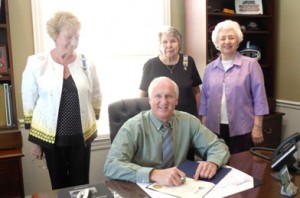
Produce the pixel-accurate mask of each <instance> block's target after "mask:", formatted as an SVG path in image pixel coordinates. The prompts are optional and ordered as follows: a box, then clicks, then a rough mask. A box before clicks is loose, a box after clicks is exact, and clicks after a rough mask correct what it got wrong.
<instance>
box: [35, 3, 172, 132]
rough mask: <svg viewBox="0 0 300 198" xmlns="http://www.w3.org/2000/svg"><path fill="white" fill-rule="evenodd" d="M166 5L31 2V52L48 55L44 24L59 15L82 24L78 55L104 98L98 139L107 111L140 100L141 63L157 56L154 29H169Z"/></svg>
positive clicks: (105, 125)
mask: <svg viewBox="0 0 300 198" xmlns="http://www.w3.org/2000/svg"><path fill="white" fill-rule="evenodd" d="M169 8H170V0H109V1H103V0H98V1H95V0H64V1H61V0H43V1H41V0H32V13H33V16H32V17H33V26H34V41H35V53H39V52H43V51H46V50H50V49H51V48H53V47H54V43H53V41H52V40H51V39H50V37H49V36H48V35H47V32H46V21H47V20H48V19H49V18H50V17H51V16H52V14H53V13H54V12H56V11H58V10H64V11H71V12H73V13H74V14H76V15H77V16H78V18H79V19H80V21H81V23H82V30H81V36H80V41H79V46H78V50H77V51H79V52H82V53H84V54H85V55H86V56H87V57H89V59H90V60H92V61H93V62H94V63H95V64H96V66H97V72H98V76H99V79H100V85H101V90H102V94H103V104H102V109H101V116H100V120H99V121H98V135H107V134H108V133H109V125H108V124H109V123H108V115H107V106H108V104H110V103H111V102H113V101H116V100H119V99H121V98H132V97H138V94H139V83H140V79H141V75H142V68H143V65H144V63H145V62H146V61H147V60H148V59H149V58H151V57H154V56H157V55H158V53H159V51H158V36H157V33H158V30H159V29H160V28H161V27H162V26H163V25H168V24H169V19H170V17H169V15H170V14H169V13H170V11H169Z"/></svg>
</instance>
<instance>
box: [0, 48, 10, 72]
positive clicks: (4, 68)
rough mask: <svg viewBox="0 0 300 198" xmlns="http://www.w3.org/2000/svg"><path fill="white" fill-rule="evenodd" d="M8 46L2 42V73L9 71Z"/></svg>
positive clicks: (0, 57)
mask: <svg viewBox="0 0 300 198" xmlns="http://www.w3.org/2000/svg"><path fill="white" fill-rule="evenodd" d="M7 64H8V62H7V48H6V45H5V44H0V74H7V73H8V65H7Z"/></svg>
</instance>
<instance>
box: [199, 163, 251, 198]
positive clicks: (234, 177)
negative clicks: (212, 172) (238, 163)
mask: <svg viewBox="0 0 300 198" xmlns="http://www.w3.org/2000/svg"><path fill="white" fill-rule="evenodd" d="M225 167H229V166H225ZM230 168H231V171H230V172H229V173H228V174H227V175H226V176H225V177H224V178H223V179H222V180H221V181H220V182H219V183H218V184H217V185H215V187H214V188H213V189H212V190H211V191H210V192H209V193H208V194H207V195H206V196H205V198H210V197H211V198H215V197H220V195H222V197H226V196H229V195H232V194H235V193H238V192H242V191H244V190H248V189H251V188H253V187H254V183H253V177H251V176H250V175H248V174H246V173H244V172H242V171H240V170H238V169H236V168H233V167H230Z"/></svg>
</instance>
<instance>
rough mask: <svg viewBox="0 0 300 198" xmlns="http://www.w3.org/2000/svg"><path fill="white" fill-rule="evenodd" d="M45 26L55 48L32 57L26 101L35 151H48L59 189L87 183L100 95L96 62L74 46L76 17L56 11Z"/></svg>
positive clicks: (26, 80)
mask: <svg viewBox="0 0 300 198" xmlns="http://www.w3.org/2000/svg"><path fill="white" fill-rule="evenodd" d="M47 31H48V34H49V36H50V37H51V38H52V39H53V41H54V42H55V48H54V49H52V50H51V51H50V52H47V53H43V54H36V55H32V56H29V57H28V60H27V65H26V68H25V70H24V72H23V78H22V101H23V111H24V119H25V128H26V129H29V138H28V140H29V141H30V142H32V143H33V147H32V154H33V155H34V157H35V158H36V159H42V158H43V157H44V155H45V158H46V161H47V167H48V170H49V175H50V178H51V184H52V188H53V189H59V188H64V187H69V186H74V185H81V184H87V183H89V166H90V150H91V142H92V141H93V140H94V139H95V137H96V136H97V127H96V119H98V118H99V114H100V107H101V100H102V97H101V91H100V85H99V81H98V77H97V73H96V69H95V67H94V65H93V64H90V63H89V62H88V61H87V60H86V59H85V57H84V55H82V54H79V53H77V52H76V51H75V50H76V48H77V46H78V41H79V31H80V22H79V21H78V19H77V17H76V16H74V15H73V14H72V13H69V12H57V13H55V15H54V16H53V17H52V18H51V19H50V20H49V21H48V22H47Z"/></svg>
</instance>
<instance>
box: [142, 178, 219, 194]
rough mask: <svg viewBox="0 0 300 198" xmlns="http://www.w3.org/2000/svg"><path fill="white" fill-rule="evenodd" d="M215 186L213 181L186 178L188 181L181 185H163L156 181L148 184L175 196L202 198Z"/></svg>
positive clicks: (156, 189)
mask: <svg viewBox="0 0 300 198" xmlns="http://www.w3.org/2000/svg"><path fill="white" fill-rule="evenodd" d="M214 186H215V184H213V183H211V182H205V181H201V180H197V181H195V180H194V179H191V178H186V182H185V183H184V184H182V185H181V186H163V185H160V184H158V183H156V182H155V183H152V184H150V185H149V186H147V188H148V189H152V190H155V191H158V192H161V193H164V194H168V195H173V196H175V197H182V198H201V197H204V196H205V195H206V194H207V193H208V192H209V191H210V190H211V189H212V188H213V187H214Z"/></svg>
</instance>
